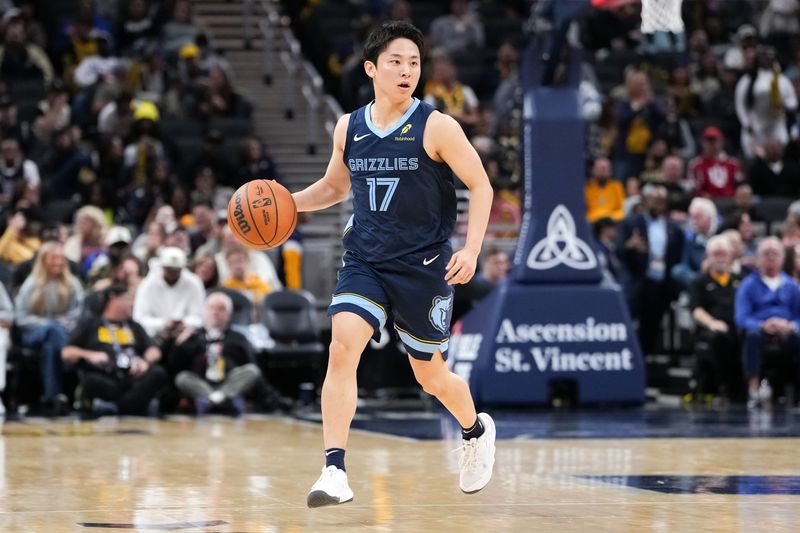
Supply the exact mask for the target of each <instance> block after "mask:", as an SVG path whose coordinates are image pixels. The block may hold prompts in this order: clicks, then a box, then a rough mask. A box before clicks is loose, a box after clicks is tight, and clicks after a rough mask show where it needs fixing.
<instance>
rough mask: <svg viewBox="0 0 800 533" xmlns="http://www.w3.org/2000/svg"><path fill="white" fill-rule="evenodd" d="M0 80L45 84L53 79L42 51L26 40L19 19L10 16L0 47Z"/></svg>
mask: <svg viewBox="0 0 800 533" xmlns="http://www.w3.org/2000/svg"><path fill="white" fill-rule="evenodd" d="M17 13H19V11H18V12H17ZM0 78H2V79H3V80H42V81H43V82H44V83H45V84H47V83H50V82H51V81H52V79H53V65H51V64H50V59H48V57H47V54H46V53H45V52H44V50H42V49H41V48H39V46H38V45H36V44H33V43H31V42H30V41H29V40H28V35H27V32H26V31H25V21H24V20H23V19H22V18H21V17H13V16H12V17H11V18H10V19H9V20H8V22H7V24H6V31H5V41H4V42H3V44H2V45H0Z"/></svg>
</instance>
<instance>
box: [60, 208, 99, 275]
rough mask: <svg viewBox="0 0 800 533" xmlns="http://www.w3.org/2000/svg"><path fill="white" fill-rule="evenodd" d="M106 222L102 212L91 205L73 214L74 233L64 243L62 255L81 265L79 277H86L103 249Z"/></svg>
mask: <svg viewBox="0 0 800 533" xmlns="http://www.w3.org/2000/svg"><path fill="white" fill-rule="evenodd" d="M107 227H108V222H107V221H106V217H105V216H104V215H103V212H102V211H101V210H100V209H99V208H97V207H95V206H92V205H87V206H84V207H81V208H80V209H78V211H77V212H76V213H75V233H74V234H73V235H72V236H71V237H70V238H68V239H67V242H65V243H64V255H65V256H66V258H67V259H69V260H70V261H75V262H76V263H78V264H80V265H81V275H82V276H86V275H87V274H88V273H89V269H90V268H91V263H92V261H93V260H94V259H95V258H96V257H97V253H98V252H102V251H103V250H104V249H105V235H106V231H107Z"/></svg>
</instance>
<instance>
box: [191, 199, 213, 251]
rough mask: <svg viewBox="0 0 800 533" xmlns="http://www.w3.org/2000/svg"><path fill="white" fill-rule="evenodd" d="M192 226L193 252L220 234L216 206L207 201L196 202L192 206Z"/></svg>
mask: <svg viewBox="0 0 800 533" xmlns="http://www.w3.org/2000/svg"><path fill="white" fill-rule="evenodd" d="M192 222H193V224H192V226H191V227H190V228H189V241H190V243H191V248H192V254H194V252H196V251H197V249H198V248H200V247H201V246H203V245H204V244H206V243H207V242H209V241H210V240H214V239H216V238H217V237H218V236H219V232H220V228H219V224H218V222H217V212H216V211H215V210H214V206H213V205H212V204H210V203H207V202H201V203H198V204H195V205H194V207H192Z"/></svg>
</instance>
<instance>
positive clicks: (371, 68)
mask: <svg viewBox="0 0 800 533" xmlns="http://www.w3.org/2000/svg"><path fill="white" fill-rule="evenodd" d="M377 68H378V67H377V66H375V63H373V62H372V61H364V72H366V73H367V76H369V77H370V78H374V77H375V70H376V69H377Z"/></svg>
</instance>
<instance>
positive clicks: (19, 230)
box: [0, 211, 41, 266]
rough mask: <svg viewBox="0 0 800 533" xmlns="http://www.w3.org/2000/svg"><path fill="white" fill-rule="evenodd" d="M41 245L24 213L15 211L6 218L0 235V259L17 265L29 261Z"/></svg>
mask: <svg viewBox="0 0 800 533" xmlns="http://www.w3.org/2000/svg"><path fill="white" fill-rule="evenodd" d="M39 246H41V241H40V239H39V236H38V235H37V234H36V231H35V230H34V225H33V224H29V223H28V220H27V218H26V217H25V214H24V213H23V212H22V211H17V212H16V213H14V214H13V215H11V217H10V218H9V219H8V223H7V224H6V231H5V232H4V233H3V236H2V237H0V261H2V262H4V263H7V264H9V265H12V266H17V265H19V264H21V263H24V262H25V261H30V260H31V259H33V257H34V256H35V255H36V250H38V249H39Z"/></svg>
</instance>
